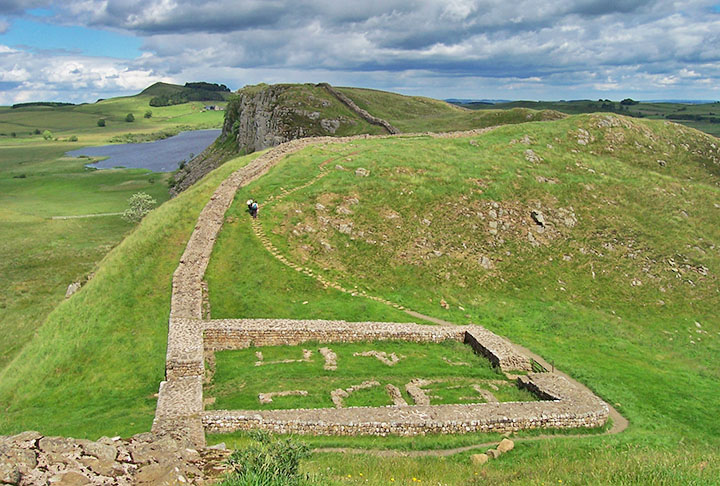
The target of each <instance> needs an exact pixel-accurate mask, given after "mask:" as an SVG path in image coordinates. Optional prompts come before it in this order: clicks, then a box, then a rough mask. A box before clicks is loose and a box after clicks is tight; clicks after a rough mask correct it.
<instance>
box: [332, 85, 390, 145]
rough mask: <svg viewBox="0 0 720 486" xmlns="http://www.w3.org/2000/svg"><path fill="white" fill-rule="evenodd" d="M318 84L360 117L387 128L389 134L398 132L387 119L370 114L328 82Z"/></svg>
mask: <svg viewBox="0 0 720 486" xmlns="http://www.w3.org/2000/svg"><path fill="white" fill-rule="evenodd" d="M320 86H322V87H323V88H325V89H326V90H327V91H328V93H330V94H331V95H333V96H334V97H335V98H337V99H338V100H339V101H340V102H341V103H342V104H344V105H345V106H347V107H348V108H350V109H351V110H352V111H354V112H355V113H357V114H358V115H359V116H360V118H362V119H363V120H365V121H366V122H368V123H370V124H372V125H378V126H381V127H383V128H384V129H385V130H387V132H388V133H390V134H396V133H400V132H399V131H398V129H397V128H395V127H394V126H392V125H390V123H389V122H388V121H386V120H383V119H382V118H378V117H376V116H373V115H371V114H370V113H369V112H368V111H367V110H363V109H362V108H360V107H359V106H358V105H356V104H355V102H354V101H353V100H351V99H350V98H348V97H347V96H345V95H344V94H343V93H341V92H340V91H338V90H336V89H335V88H333V87H332V86H330V85H329V84H328V83H320Z"/></svg>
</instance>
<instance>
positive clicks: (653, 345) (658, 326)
mask: <svg viewBox="0 0 720 486" xmlns="http://www.w3.org/2000/svg"><path fill="white" fill-rule="evenodd" d="M602 120H603V116H580V117H571V118H568V119H565V120H561V121H556V122H547V123H532V124H526V125H515V126H507V127H501V128H498V129H496V130H494V131H493V132H491V133H488V134H486V135H483V136H480V137H475V138H473V139H472V141H473V144H471V143H469V142H470V141H471V140H468V139H466V138H461V139H454V140H431V139H427V138H416V139H412V140H410V139H393V140H387V141H359V142H356V143H354V146H353V147H347V150H348V152H347V153H346V154H345V155H347V154H349V151H350V150H352V151H358V153H357V154H355V155H353V156H350V157H347V156H346V157H344V160H343V161H342V164H343V165H344V166H345V167H348V168H349V169H351V170H350V171H348V172H343V171H332V173H331V175H330V176H328V177H326V178H324V179H321V180H320V181H319V182H318V183H316V184H314V185H313V186H310V187H309V188H307V189H305V190H302V191H299V192H296V193H294V194H292V195H291V196H289V197H288V198H287V199H286V200H284V201H283V202H282V203H278V205H277V206H275V205H270V206H267V207H265V208H264V209H263V214H262V221H263V224H264V225H265V229H266V232H268V234H270V235H271V238H272V239H273V241H274V243H275V245H276V246H277V247H278V248H280V249H281V251H282V252H283V253H284V254H286V255H290V256H291V259H293V260H295V261H297V262H302V263H303V264H304V265H306V266H310V267H312V268H313V269H314V270H315V271H317V272H320V273H323V274H325V275H327V276H331V277H334V278H335V279H336V280H339V281H341V282H342V283H344V284H346V285H348V284H351V283H355V284H357V285H360V286H361V287H362V288H364V289H367V290H368V291H370V292H371V293H374V294H376V295H381V296H383V297H386V298H390V299H394V300H396V301H399V302H401V303H402V304H404V305H407V306H409V307H411V308H414V309H416V310H419V311H421V312H424V313H427V314H431V315H436V316H438V317H442V318H446V319H450V320H454V321H456V322H467V321H473V322H478V323H481V324H483V325H486V326H487V327H489V328H490V329H493V330H496V331H498V332H500V333H502V334H505V335H507V336H508V337H510V338H511V339H513V340H515V341H516V342H519V343H521V344H524V345H526V346H528V347H530V348H531V349H533V350H534V351H536V352H538V353H540V354H541V355H543V356H544V357H545V358H547V359H549V360H552V361H554V362H555V363H556V365H557V366H558V367H559V368H561V369H563V370H565V371H568V372H569V373H571V374H572V375H573V376H575V377H577V378H578V379H580V380H582V381H583V382H584V383H586V384H588V385H589V386H590V387H591V388H593V389H594V390H595V391H596V392H597V393H599V394H600V395H601V396H602V397H603V398H605V399H606V400H608V401H610V402H611V403H613V404H615V405H616V407H618V408H619V409H620V411H621V412H622V413H623V414H624V415H625V416H626V417H627V418H629V419H630V422H631V426H630V429H629V430H628V431H627V432H625V433H624V434H622V435H621V436H617V437H602V438H600V437H597V438H588V439H583V440H580V441H558V442H554V443H552V444H548V443H545V442H543V443H537V444H523V445H521V446H520V447H519V448H518V449H519V450H518V452H517V454H518V456H516V457H517V459H507V460H506V461H500V462H499V463H496V465H495V464H494V465H493V466H491V467H490V468H488V471H486V473H485V474H486V476H487V477H488V478H493V479H498V480H499V479H502V480H505V481H510V480H513V478H515V479H517V480H518V481H520V482H527V483H530V484H541V482H542V481H547V480H548V479H550V480H552V481H556V480H557V479H558V478H559V479H563V481H564V482H566V483H568V482H569V483H571V484H572V483H576V484H583V483H587V482H588V481H591V482H592V479H591V477H592V476H591V475H594V477H595V478H596V482H598V483H616V484H637V483H652V482H660V481H665V482H666V483H668V484H686V482H687V481H689V480H695V481H696V482H697V484H712V481H713V480H714V479H713V478H715V477H716V476H713V472H712V470H713V469H712V468H710V469H708V468H707V461H708V460H709V461H710V462H711V463H713V461H715V462H716V461H717V455H716V453H715V452H712V451H713V450H714V449H715V448H716V446H717V437H718V436H720V429H719V428H718V426H719V424H718V421H717V420H716V417H717V413H718V410H720V401H718V400H719V398H718V395H717V393H715V391H714V390H715V389H716V387H717V383H718V380H719V379H720V368H719V367H718V366H717V362H716V356H717V354H718V352H720V344H719V340H720V321H719V320H718V317H717V313H716V309H717V308H718V306H719V305H720V297H719V296H718V290H717V289H718V279H717V275H718V273H719V272H720V252H719V250H718V247H717V243H716V242H717V241H720V234H719V233H718V224H717V222H718V217H719V216H718V211H720V210H719V209H718V205H720V191H719V190H718V183H719V182H720V178H719V177H718V174H719V173H720V170H719V167H718V164H717V163H713V162H712V157H713V156H714V157H716V159H717V158H718V155H720V154H718V152H717V149H716V148H712V147H711V145H710V144H711V142H712V140H710V139H709V138H707V137H706V136H704V135H702V134H700V133H698V132H694V131H692V130H688V129H683V128H681V127H679V126H677V125H674V124H663V123H661V122H647V121H637V120H629V121H628V122H627V126H625V127H616V128H611V129H607V128H602V127H601V126H600V123H601V122H602ZM578 129H584V130H588V131H589V132H590V134H592V135H593V136H594V138H595V140H594V141H592V142H590V143H589V145H580V144H578V143H577V137H578V134H579V133H580V132H579V131H578ZM524 135H528V136H529V137H530V138H531V140H532V144H531V145H529V146H528V145H525V144H522V143H512V141H513V140H519V139H521V138H522V137H523V136H524ZM680 143H686V144H687V145H688V148H689V150H688V151H686V150H685V149H684V148H683V147H682V146H681V145H680ZM528 148H531V149H533V150H534V151H535V152H536V153H537V154H539V155H540V156H542V158H543V159H544V161H543V162H541V163H534V164H533V163H528V162H527V161H526V160H525V157H524V152H525V150H527V149H528ZM609 149H612V152H611V151H610V150H609ZM339 152H341V151H340V150H338V147H333V146H329V147H328V149H327V150H325V151H323V150H321V149H312V150H307V151H305V152H303V153H301V154H296V155H295V156H294V157H293V159H292V163H287V164H284V165H283V166H280V167H278V168H276V170H275V171H274V172H273V173H272V174H271V175H269V176H268V177H266V178H264V179H263V180H262V181H259V182H258V184H257V186H256V189H255V192H254V193H253V194H258V195H259V197H260V201H261V202H262V200H263V197H267V196H268V195H269V194H274V193H276V192H277V189H278V188H279V187H281V186H282V187H285V188H292V187H293V186H294V185H298V184H300V183H302V181H304V180H307V179H310V178H311V177H313V175H314V174H315V170H316V169H314V168H316V167H317V166H318V164H319V163H320V162H322V161H324V160H326V159H327V158H328V157H331V156H333V155H334V156H337V154H338V153H339ZM661 157H662V159H663V160H665V161H666V166H661V165H660V164H658V159H659V158H661ZM333 164H334V162H333ZM357 167H365V168H368V169H370V171H371V176H370V177H368V178H363V179H358V178H357V177H355V176H354V174H353V170H354V169H355V168H357ZM303 172H304V175H303V176H302V177H298V174H302V173H303ZM539 176H541V177H545V178H550V179H554V180H555V181H556V182H557V183H556V184H548V183H546V182H540V181H538V180H537V177H539ZM350 197H356V198H358V199H359V201H360V202H359V204H357V205H350V204H348V203H347V202H346V201H347V200H348V199H349V198H350ZM318 202H322V204H323V205H325V206H326V208H327V210H326V212H324V213H323V214H324V215H325V217H329V218H330V220H331V221H332V222H331V223H330V224H329V225H328V227H323V224H322V222H321V220H320V219H319V218H318V216H319V214H318V211H317V210H316V208H315V205H316V203H318ZM493 202H496V203H498V206H499V207H498V208H497V209H496V211H497V210H498V209H504V211H506V212H507V213H511V212H512V211H516V212H517V213H516V214H517V217H516V219H515V220H514V221H512V220H508V221H509V224H510V228H509V229H507V230H502V226H501V232H500V234H499V235H498V236H499V237H501V238H502V239H503V241H500V240H498V239H497V238H493V237H491V236H490V235H489V233H488V222H489V219H488V212H489V210H490V209H492V208H493V206H492V203H493ZM538 203H539V204H540V207H541V210H542V211H543V212H544V214H545V217H546V219H547V220H548V221H549V223H550V230H548V232H549V233H551V234H552V233H553V231H554V232H556V233H555V234H554V236H553V238H552V239H551V238H550V235H549V234H543V235H537V238H536V239H538V240H540V241H542V242H543V244H541V245H540V246H539V247H537V248H536V247H533V246H532V245H530V244H529V241H528V240H527V236H526V235H527V231H528V230H529V229H531V228H532V227H533V226H534V223H533V222H532V220H531V219H530V217H529V213H530V210H531V209H534V208H536V207H537V206H536V205H537V204H538ZM339 206H344V207H348V208H351V209H352V210H353V212H354V214H353V215H352V216H349V217H340V216H338V215H337V213H335V211H334V210H335V209H336V208H337V207H339ZM569 208H572V210H573V211H574V213H575V215H576V217H577V224H575V225H574V226H573V227H572V228H571V227H568V226H565V225H564V224H563V217H562V215H561V213H560V212H559V210H560V209H569ZM389 210H392V211H394V212H395V213H397V214H398V215H399V216H400V218H399V219H398V218H393V219H388V218H386V217H385V216H387V215H388V214H389V213H388V211H389ZM479 212H481V213H483V218H484V219H483V218H480V216H479V214H478V213H479ZM340 219H350V220H352V221H353V223H354V225H355V226H354V231H356V233H355V234H356V235H357V231H364V232H365V237H364V238H361V237H357V236H356V237H355V239H353V238H350V237H348V236H347V235H343V234H340V233H339V232H337V231H335V230H332V229H330V227H331V226H332V224H335V223H337V221H336V220H340ZM422 219H428V220H429V221H431V224H430V226H429V227H428V226H425V225H424V224H422V223H421V220H422ZM501 219H502V217H501ZM506 220H507V218H506ZM308 226H309V227H311V228H312V229H313V230H312V231H307V230H302V228H303V227H305V228H307V227H308ZM397 226H400V228H398V227H397ZM473 226H475V227H473ZM293 229H300V231H298V234H297V235H296V234H293ZM223 233H224V232H223ZM382 235H385V237H386V239H384V241H385V245H382V246H381V245H378V244H370V243H367V242H365V241H363V239H368V236H370V237H371V238H374V239H375V241H380V239H381V238H382ZM222 237H223V236H221V238H222ZM321 239H324V240H326V241H329V242H330V244H331V245H332V247H333V248H334V250H333V251H331V252H326V251H324V250H323V249H322V248H321V246H320V244H319V242H320V240H321ZM428 242H429V245H427V243H428ZM408 243H410V244H408ZM463 243H465V246H463ZM418 247H419V248H421V251H416V250H415V248H418ZM432 249H436V250H439V251H442V255H441V256H440V257H435V256H432V255H430V253H431V250H432ZM508 252H509V254H508ZM223 253H224V254H225V255H231V254H233V252H232V250H231V249H227V248H225V249H224V250H223V252H222V253H221V252H218V253H216V255H214V259H213V265H214V266H215V267H217V268H221V267H223V265H226V264H230V262H228V261H227V260H222V254H223ZM235 254H237V250H236V252H235ZM480 255H486V256H488V257H490V258H491V259H492V260H493V261H494V264H495V269H493V270H490V271H488V270H485V269H484V268H482V266H481V265H479V263H478V259H479V257H480ZM563 256H566V258H563ZM673 268H674V269H673ZM704 274H706V275H704ZM633 280H636V281H639V282H642V284H641V285H633V284H632V282H633ZM233 282H234V281H233V280H230V279H227V280H225V279H223V278H218V279H216V280H214V281H211V288H210V291H211V299H213V305H214V308H219V309H223V310H224V311H223V315H228V316H229V315H231V314H232V311H233V310H235V309H237V307H236V306H235V304H233V301H238V300H241V299H243V297H244V296H245V295H247V294H246V293H242V292H249V291H251V289H249V288H245V289H238V290H242V292H238V293H235V294H233V292H232V291H228V288H232V286H233V285H234V283H233ZM220 289H223V290H222V292H224V293H222V292H221V290H220ZM219 292H220V293H219ZM221 295H222V297H220V296H221ZM441 298H445V299H446V300H447V301H448V302H449V303H450V304H451V307H452V308H451V310H449V311H446V310H444V309H442V308H441V307H440V306H439V305H438V301H439V300H440V299H441ZM459 306H462V307H463V308H464V309H465V310H461V309H459ZM226 313H227V314H226ZM466 315H467V316H469V317H466ZM298 316H301V315H298ZM696 322H697V323H698V324H699V326H700V327H698V324H696ZM224 439H227V437H225V438H224ZM338 443H343V441H342V440H339V441H335V444H338ZM345 443H346V444H347V445H349V446H352V444H353V441H352V440H347V441H345ZM630 451H632V453H631V454H630V455H628V454H629V452H630ZM460 461H463V458H462V457H460V458H455V459H449V460H445V459H423V460H419V459H418V460H409V459H402V460H400V459H398V460H393V461H380V460H379V459H370V458H362V457H359V458H352V459H348V458H347V457H345V456H343V457H342V458H340V457H332V456H323V457H322V458H319V459H316V460H315V461H314V462H313V466H312V468H313V469H316V470H321V469H324V468H325V467H331V468H333V471H334V472H333V476H334V477H336V478H337V477H341V476H345V475H346V474H352V475H353V477H357V473H358V471H364V472H365V474H366V478H367V476H368V475H370V477H371V478H373V479H372V482H373V483H374V484H378V483H381V482H382V483H387V481H388V479H389V475H390V474H403V475H404V476H405V477H406V478H409V477H411V476H412V475H418V476H419V475H420V474H422V475H423V478H424V480H428V481H441V482H447V483H448V484H457V483H459V482H462V481H471V480H472V479H473V474H472V471H473V470H472V469H471V468H469V467H467V466H466V465H465V464H464V463H463V462H460ZM518 461H519V462H520V463H522V465H518ZM703 461H705V462H703ZM615 464H617V465H618V466H617V467H616V466H615ZM373 469H374V472H373ZM450 469H453V471H454V472H452V473H451V472H449V470H450ZM393 471H394V472H393ZM421 471H422V472H421ZM714 471H717V467H715V468H714ZM445 475H447V476H445ZM450 478H452V479H450ZM362 481H363V482H364V479H363V480H362ZM349 482H352V481H349Z"/></svg>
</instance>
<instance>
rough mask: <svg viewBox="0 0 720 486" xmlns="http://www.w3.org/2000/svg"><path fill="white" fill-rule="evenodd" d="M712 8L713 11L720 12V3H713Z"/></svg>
mask: <svg viewBox="0 0 720 486" xmlns="http://www.w3.org/2000/svg"><path fill="white" fill-rule="evenodd" d="M710 10H712V11H713V12H715V13H720V3H719V4H717V5H713V6H712V7H710Z"/></svg>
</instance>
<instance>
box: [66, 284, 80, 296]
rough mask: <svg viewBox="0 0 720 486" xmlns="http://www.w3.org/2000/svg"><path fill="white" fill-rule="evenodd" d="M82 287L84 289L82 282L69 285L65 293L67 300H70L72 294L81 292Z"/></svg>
mask: <svg viewBox="0 0 720 486" xmlns="http://www.w3.org/2000/svg"><path fill="white" fill-rule="evenodd" d="M80 287H82V283H81V282H73V283H71V284H70V285H68V287H67V290H66V291H65V298H66V299H69V298H70V296H72V294H74V293H75V292H77V291H78V290H80Z"/></svg>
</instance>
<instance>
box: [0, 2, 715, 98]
mask: <svg viewBox="0 0 720 486" xmlns="http://www.w3.org/2000/svg"><path fill="white" fill-rule="evenodd" d="M0 2H1V0H0ZM11 3H13V5H15V7H13V8H15V9H17V8H19V7H18V5H20V3H21V2H19V1H14V2H11ZM36 3H38V2H36ZM713 3H714V2H713V1H710V0H685V1H683V2H682V3H679V2H677V1H676V0H617V1H613V2H608V1H606V0H556V1H552V2H537V1H536V0H516V1H515V2H507V1H506V0H418V1H415V2H407V1H403V0H366V1H364V2H352V3H350V2H337V1H336V0H294V1H293V2H290V1H289V0H269V1H267V0H245V1H243V2H237V1H231V0H214V1H209V0H76V1H74V2H55V7H54V8H55V11H56V12H58V14H57V16H56V17H54V18H53V19H51V21H55V22H64V23H69V24H73V23H75V24H77V23H79V24H81V25H89V26H93V27H95V28H109V29H113V30H120V31H125V32H130V33H132V34H133V35H136V36H139V37H142V39H143V42H144V45H143V48H142V49H143V54H142V55H141V56H140V57H139V58H137V59H135V60H134V61H121V60H113V59H105V58H102V59H100V58H87V57H85V58H82V57H77V56H62V57H60V58H54V57H51V58H50V61H49V62H44V63H41V62H38V59H39V56H40V55H39V54H36V55H32V54H31V55H29V57H30V58H29V59H26V60H22V61H18V60H8V59H5V57H7V55H9V54H13V53H12V52H7V51H3V50H2V46H0V68H1V69H5V70H8V72H15V73H19V72H22V70H25V71H24V72H26V73H29V75H30V76H32V77H37V78H39V79H42V80H43V82H46V83H49V84H50V85H57V86H58V87H59V88H58V89H57V92H58V93H60V94H64V93H69V92H70V91H69V90H71V89H72V88H73V87H74V86H75V87H77V88H78V89H83V90H87V92H92V93H96V92H98V93H99V92H106V93H108V94H107V95H108V96H109V93H116V92H120V91H122V90H127V91H130V90H137V89H141V88H143V87H144V86H145V85H147V84H150V83H151V82H152V81H154V80H158V79H176V80H179V81H193V80H201V79H203V80H208V81H216V82H223V83H226V84H228V85H229V86H232V87H240V86H242V85H243V84H246V83H248V82H259V81H267V82H275V81H278V82H290V81H323V80H328V81H330V82H333V81H336V82H337V81H339V82H342V83H343V84H355V85H363V86H370V87H378V88H383V89H393V88H394V87H396V86H400V87H402V88H403V89H404V90H406V91H412V92H416V93H423V94H428V95H434V96H442V97H445V96H460V97H470V96H477V97H503V93H504V92H505V91H504V90H510V89H512V90H514V93H515V96H537V97H544V98H570V97H571V96H573V95H574V94H577V95H578V96H582V97H595V96H594V95H595V94H597V93H599V94H602V96H603V97H606V96H613V95H615V94H617V95H618V96H623V93H624V92H625V91H628V92H630V91H632V92H634V93H647V96H648V97H654V98H658V97H691V98H698V97H703V96H711V95H712V94H713V93H715V89H714V86H712V84H713V82H714V83H715V84H716V85H717V84H720V16H719V15H715V14H709V12H710V10H709V9H710V7H711V5H712V4H713ZM16 68H17V70H16ZM13 70H15V71H13ZM18 70H20V71H18ZM8 76H10V75H9V74H8ZM13 76H15V77H16V79H18V80H19V79H20V78H21V77H22V76H20V75H19V74H14V75H13ZM708 80H710V82H708ZM18 82H20V81H18ZM17 89H18V90H21V89H24V88H23V87H18V88H17ZM104 90H106V91H104ZM423 90H424V91H423ZM488 91H491V92H492V93H494V94H492V95H487V96H485V94H483V93H485V92H488ZM683 93H684V94H685V95H683ZM703 93H705V94H703Z"/></svg>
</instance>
